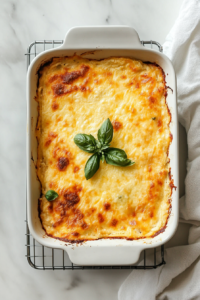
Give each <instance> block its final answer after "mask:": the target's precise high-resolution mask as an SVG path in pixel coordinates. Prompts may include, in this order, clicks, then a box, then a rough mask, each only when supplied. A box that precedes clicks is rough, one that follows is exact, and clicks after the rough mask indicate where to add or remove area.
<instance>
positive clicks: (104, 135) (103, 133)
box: [97, 119, 113, 145]
mask: <svg viewBox="0 0 200 300" xmlns="http://www.w3.org/2000/svg"><path fill="white" fill-rule="evenodd" d="M97 136H98V140H99V142H101V144H102V145H103V144H109V143H110V142H111V141H112V138H113V126H112V123H111V122H110V119H107V120H106V121H104V122H103V124H102V125H101V127H100V129H99V130H98V134H97Z"/></svg>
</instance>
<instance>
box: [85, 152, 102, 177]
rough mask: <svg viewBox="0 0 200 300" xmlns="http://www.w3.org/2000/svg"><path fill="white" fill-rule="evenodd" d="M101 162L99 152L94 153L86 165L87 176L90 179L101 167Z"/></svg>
mask: <svg viewBox="0 0 200 300" xmlns="http://www.w3.org/2000/svg"><path fill="white" fill-rule="evenodd" d="M99 164H100V156H99V154H97V153H95V154H93V155H92V156H91V157H90V158H89V159H88V161H87V162H86V165H85V169H84V171H85V178H86V179H87V180H88V179H90V178H91V177H92V176H93V175H94V174H95V173H96V172H97V170H98V169H99Z"/></svg>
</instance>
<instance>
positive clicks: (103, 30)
mask: <svg viewBox="0 0 200 300" xmlns="http://www.w3.org/2000/svg"><path fill="white" fill-rule="evenodd" d="M61 48H62V49H133V48H134V49H138V48H139V49H141V48H143V46H142V45H141V43H140V39H139V36H138V34H137V32H136V31H135V29H134V28H132V27H129V26H93V27H74V28H71V29H70V30H69V31H68V32H67V34H66V37H65V40H64V43H63V45H62V46H61Z"/></svg>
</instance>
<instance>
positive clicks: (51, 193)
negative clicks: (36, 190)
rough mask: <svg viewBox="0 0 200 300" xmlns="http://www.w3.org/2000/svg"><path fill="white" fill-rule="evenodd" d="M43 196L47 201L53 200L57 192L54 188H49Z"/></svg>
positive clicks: (56, 196)
mask: <svg viewBox="0 0 200 300" xmlns="http://www.w3.org/2000/svg"><path fill="white" fill-rule="evenodd" d="M45 198H46V199H47V200H48V201H53V200H55V199H56V198H58V194H57V193H56V192H55V191H54V190H49V191H48V192H46V194H45Z"/></svg>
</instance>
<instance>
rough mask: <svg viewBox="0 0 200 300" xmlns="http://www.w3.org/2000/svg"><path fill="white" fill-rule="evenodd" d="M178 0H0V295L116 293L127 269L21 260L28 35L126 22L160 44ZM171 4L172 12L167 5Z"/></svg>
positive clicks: (50, 35)
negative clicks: (41, 265) (38, 266)
mask: <svg viewBox="0 0 200 300" xmlns="http://www.w3.org/2000/svg"><path fill="white" fill-rule="evenodd" d="M181 3H182V0H178V1H175V2H174V1H173V0H169V1H164V0H160V1H159V2H158V1H157V0H152V1H149V0H144V1H138V0H126V1H124V0H73V1H70V0H60V1H51V0H43V1H39V0H29V1H26V0H12V1H11V0H6V1H3V0H1V1H0V15H1V17H0V25H1V37H0V69H1V84H0V95H1V97H0V101H1V109H0V128H1V143H0V166H1V168H0V191H1V200H0V201H1V206H0V237H1V239H0V241H1V242H0V243H1V245H0V296H1V299H3V300H10V299H15V300H18V299H22V300H23V299H30V300H32V299H33V300H34V299H48V300H51V299H52V300H53V299H56V298H59V299H60V300H61V299H96V300H99V299H110V300H112V299H117V292H118V289H119V286H120V284H121V283H122V282H123V280H124V279H125V278H126V277H127V275H128V274H129V272H130V271H129V270H107V271H105V270H104V271H103V270H100V271H37V270H34V269H32V268H31V267H30V266H29V265H28V263H27V261H26V258H25V246H24V245H25V223H24V220H25V209H26V207H25V186H26V161H25V156H26V141H25V134H26V91H25V85H26V81H25V80H26V57H25V55H24V54H25V52H26V49H27V47H28V45H29V44H30V43H31V42H32V41H34V40H40V39H41V40H44V39H63V38H64V36H65V34H66V32H67V30H68V29H69V28H70V27H73V26H81V25H130V26H133V27H134V28H135V29H136V30H137V31H138V33H139V35H140V37H141V39H144V40H145V39H153V40H156V41H158V42H160V43H163V41H164V39H165V36H166V34H167V33H168V31H169V30H170V28H171V27H172V25H173V23H174V21H175V19H176V17H177V15H178V10H179V7H180V5H181ZM172 6H173V10H172V9H171V7H172Z"/></svg>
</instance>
